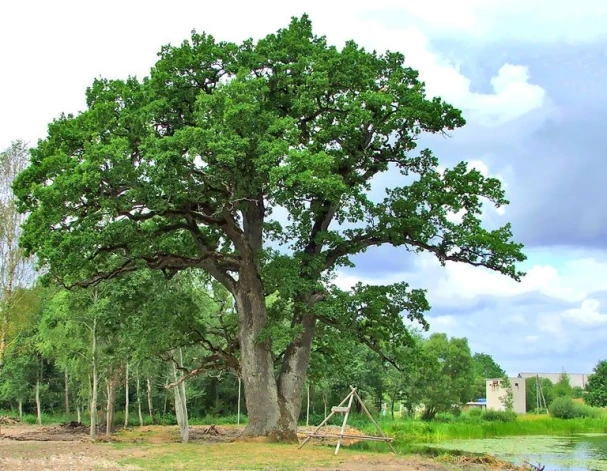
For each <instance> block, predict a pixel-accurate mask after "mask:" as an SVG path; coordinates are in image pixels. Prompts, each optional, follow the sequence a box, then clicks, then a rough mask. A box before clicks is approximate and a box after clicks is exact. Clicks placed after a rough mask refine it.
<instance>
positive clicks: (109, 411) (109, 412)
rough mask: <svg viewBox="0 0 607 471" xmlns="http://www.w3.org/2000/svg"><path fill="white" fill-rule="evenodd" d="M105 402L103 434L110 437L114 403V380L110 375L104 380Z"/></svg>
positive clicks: (112, 427) (112, 425) (112, 426)
mask: <svg viewBox="0 0 607 471" xmlns="http://www.w3.org/2000/svg"><path fill="white" fill-rule="evenodd" d="M106 381H107V383H106V387H107V402H106V406H105V414H106V415H105V436H106V437H108V438H109V437H111V436H112V432H113V429H114V403H115V401H116V380H115V378H113V377H110V378H109V379H108V380H106Z"/></svg>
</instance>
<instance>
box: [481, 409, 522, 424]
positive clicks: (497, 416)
mask: <svg viewBox="0 0 607 471" xmlns="http://www.w3.org/2000/svg"><path fill="white" fill-rule="evenodd" d="M482 417H483V420H486V421H487V422H514V421H515V420H516V414H515V413H514V412H512V411H501V410H486V411H485V412H484V413H483V415H482Z"/></svg>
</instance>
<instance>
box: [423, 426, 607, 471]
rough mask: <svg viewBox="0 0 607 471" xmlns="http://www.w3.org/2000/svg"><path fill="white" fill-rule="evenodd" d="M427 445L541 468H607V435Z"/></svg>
mask: <svg viewBox="0 0 607 471" xmlns="http://www.w3.org/2000/svg"><path fill="white" fill-rule="evenodd" d="M431 446H432V447H434V448H442V449H447V450H460V451H464V452H468V453H484V454H488V455H493V456H496V457H497V458H500V459H503V460H507V461H511V462H514V463H515V464H521V465H522V464H524V462H525V461H526V462H528V463H531V464H534V465H541V466H545V468H544V470H545V471H556V470H567V471H582V470H600V471H603V470H604V471H607V434H583V435H573V436H567V437H553V436H524V437H503V438H485V439H478V440H475V439H472V440H449V441H445V442H441V443H438V444H432V445H431Z"/></svg>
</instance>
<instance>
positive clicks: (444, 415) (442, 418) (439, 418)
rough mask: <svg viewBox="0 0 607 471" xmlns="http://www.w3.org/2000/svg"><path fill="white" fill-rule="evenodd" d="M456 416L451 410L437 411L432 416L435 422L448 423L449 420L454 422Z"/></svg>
mask: <svg viewBox="0 0 607 471" xmlns="http://www.w3.org/2000/svg"><path fill="white" fill-rule="evenodd" d="M456 419H457V417H456V416H455V415H454V414H452V413H451V412H439V413H437V414H436V415H435V416H434V421H435V422H441V423H444V424H449V423H451V422H455V420H456Z"/></svg>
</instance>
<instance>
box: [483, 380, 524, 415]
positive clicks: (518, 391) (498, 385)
mask: <svg viewBox="0 0 607 471" xmlns="http://www.w3.org/2000/svg"><path fill="white" fill-rule="evenodd" d="M508 381H509V382H510V387H507V386H506V384H504V380H503V379H501V378H494V379H488V380H487V389H486V391H487V410H502V411H505V410H506V407H507V403H508V393H509V392H512V409H513V410H514V412H516V413H517V414H525V413H526V412H527V398H526V391H525V378H508Z"/></svg>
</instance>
